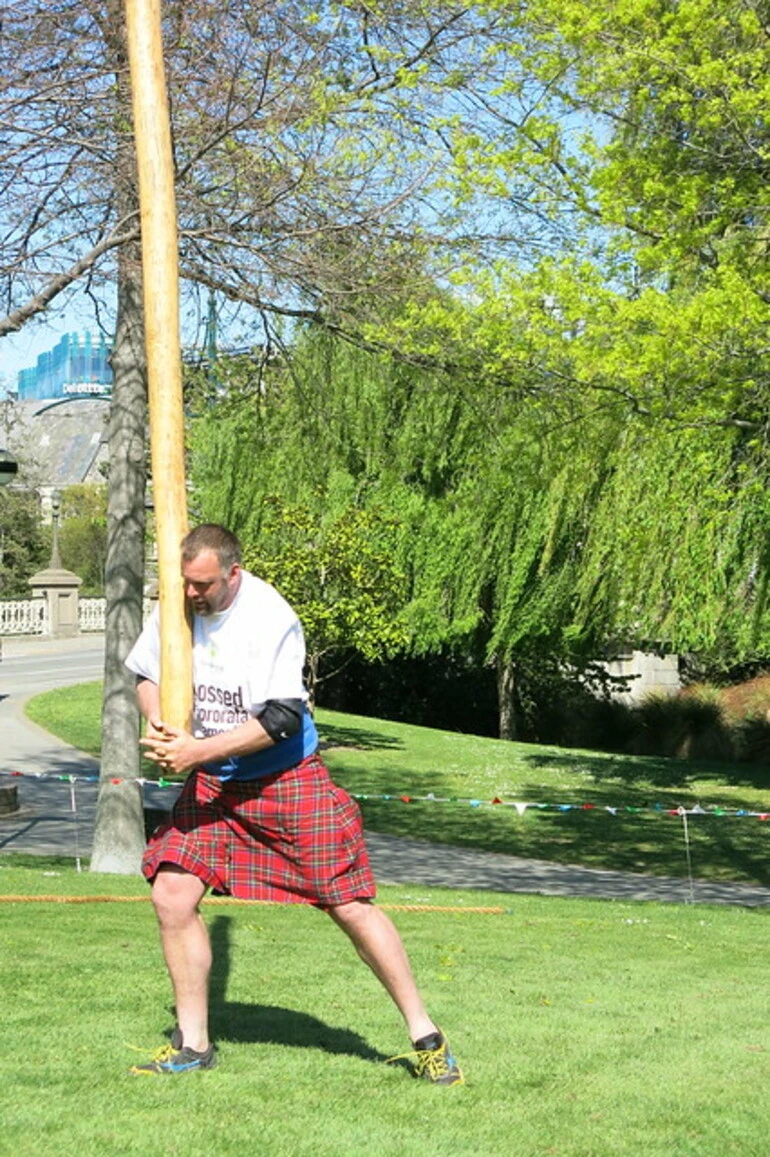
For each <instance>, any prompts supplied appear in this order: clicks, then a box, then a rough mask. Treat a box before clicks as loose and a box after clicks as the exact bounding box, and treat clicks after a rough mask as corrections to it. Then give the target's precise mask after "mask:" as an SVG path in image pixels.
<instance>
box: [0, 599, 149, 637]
mask: <svg viewBox="0 0 770 1157" xmlns="http://www.w3.org/2000/svg"><path fill="white" fill-rule="evenodd" d="M48 606H49V604H48V599H0V638H2V637H3V635H49V634H50V633H51V625H50V620H49V610H48ZM154 606H155V603H154V601H153V600H152V599H145V600H144V603H143V606H142V613H143V617H144V618H145V619H147V617H148V616H149V615H150V613H151V611H152V608H153V607H154ZM106 607H107V600H106V599H103V598H102V599H99V598H90V599H89V598H86V599H78V626H79V629H80V631H81V633H82V634H87V633H89V632H100V631H103V630H104V621H105V613H106Z"/></svg>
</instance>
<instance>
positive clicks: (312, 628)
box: [244, 497, 408, 696]
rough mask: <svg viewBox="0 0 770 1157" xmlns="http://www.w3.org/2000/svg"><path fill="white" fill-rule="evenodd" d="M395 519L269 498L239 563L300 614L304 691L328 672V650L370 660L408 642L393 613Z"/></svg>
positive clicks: (398, 586)
mask: <svg viewBox="0 0 770 1157" xmlns="http://www.w3.org/2000/svg"><path fill="white" fill-rule="evenodd" d="M398 530H399V527H398V524H397V522H396V521H395V519H393V518H388V517H386V516H384V515H383V514H382V513H381V512H378V511H376V510H360V509H355V508H348V509H346V510H343V511H341V512H339V513H335V514H333V515H332V516H330V517H328V518H326V519H324V518H322V517H320V516H319V515H318V514H316V513H315V512H314V511H312V510H310V509H309V508H308V507H302V506H291V505H287V504H285V503H283V502H281V500H280V499H278V498H277V497H272V498H268V499H267V500H266V501H265V503H264V506H263V508H262V510H261V511H260V512H258V514H257V516H256V518H255V523H254V529H253V535H254V537H253V539H251V540H250V541H249V540H247V541H246V542H245V543H244V562H245V565H246V566H247V567H248V568H249V569H250V570H253V571H254V572H255V573H257V574H259V575H260V577H262V578H264V579H265V580H266V581H267V582H270V583H272V584H273V585H274V586H275V587H277V589H278V590H279V591H280V592H281V594H283V596H284V597H285V598H286V599H287V600H288V602H289V603H291V605H292V606H293V607H294V609H295V610H296V611H297V613H298V614H299V617H300V619H301V621H302V625H303V628H304V632H305V636H306V640H307V648H308V666H309V670H310V678H309V689H310V691H311V696H314V695H315V688H316V685H317V683H318V682H319V681H320V680H322V679H323V678H324V677H325V676H326V675H328V671H325V672H323V673H322V671H323V668H325V667H327V666H328V662H329V656H330V655H333V654H334V655H336V656H337V659H338V660H339V659H340V658H341V657H343V656H344V655H345V653H350V652H356V653H358V654H359V655H361V656H362V657H363V658H364V659H367V660H370V661H372V660H375V659H380V658H384V657H386V656H388V655H392V654H394V653H395V652H397V651H398V650H401V649H403V648H404V647H405V646H406V643H407V641H408V635H407V632H406V630H405V628H404V626H403V625H402V624H401V623H400V622H399V620H398V612H399V610H400V609H401V606H402V604H403V602H404V600H405V597H406V592H405V588H404V576H403V574H402V573H401V572H400V571H399V570H398V568H397V567H396V565H395V563H394V544H395V542H396V539H397V535H398Z"/></svg>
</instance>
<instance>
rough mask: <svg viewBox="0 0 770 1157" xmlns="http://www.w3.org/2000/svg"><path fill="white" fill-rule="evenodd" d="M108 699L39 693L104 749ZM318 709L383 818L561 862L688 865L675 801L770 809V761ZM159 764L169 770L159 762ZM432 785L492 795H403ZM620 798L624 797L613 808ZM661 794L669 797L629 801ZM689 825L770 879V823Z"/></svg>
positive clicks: (354, 781) (335, 767)
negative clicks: (502, 735) (587, 745)
mask: <svg viewBox="0 0 770 1157" xmlns="http://www.w3.org/2000/svg"><path fill="white" fill-rule="evenodd" d="M100 711H101V688H100V684H98V683H92V684H84V685H82V686H80V687H72V688H65V689H62V690H58V691H51V692H48V693H46V694H44V695H40V696H38V697H36V698H35V699H33V700H32V701H31V702H30V704H29V705H28V712H29V714H30V716H31V718H33V719H34V720H35V721H36V722H38V723H39V724H41V726H43V727H46V728H48V729H49V730H50V731H52V732H54V733H55V734H56V735H58V736H60V737H61V738H62V739H65V740H66V741H67V742H69V743H72V744H74V745H75V746H77V747H80V748H81V749H82V750H84V751H88V752H91V753H93V754H98V752H99V744H100V733H99V727H100ZM317 721H318V725H319V731H320V733H321V736H322V739H323V741H324V745H325V750H324V757H325V759H326V760H327V762H328V764H329V766H330V768H331V770H332V773H333V775H334V777H335V778H336V779H337V781H338V782H339V783H341V784H342V785H343V786H345V787H346V788H347V789H348V790H349V791H351V792H353V793H354V794H356V795H358V796H359V797H361V796H368V797H369V798H367V799H360V803H361V807H362V810H363V813H364V819H365V822H366V825H367V827H368V828H369V829H370V830H374V831H380V832H388V833H391V834H394V835H403V836H409V837H413V838H419V839H428V840H434V841H437V842H443V843H448V844H455V845H460V846H464V847H474V848H481V849H485V850H488V851H496V852H505V853H508V854H510V855H520V856H527V857H535V858H539V859H544V860H550V861H554V862H558V863H573V864H582V865H587V866H590V867H595V868H607V869H615V870H620V871H631V872H648V873H653V874H658V875H671V876H686V875H687V857H686V847H685V841H684V829H683V823H682V821H681V819H680V818H679V817H677V816H671V815H668V814H666V812H667V811H668V809H672V808H673V809H675V808H676V807H678V806H679V805H683V806H688V807H689V806H692V805H693V804H694V803H700V804H701V805H702V806H703V807H704V808H712V807H723V808H729V809H743V810H747V811H768V812H770V769H768V768H762V767H757V766H752V765H750V764H736V765H734V766H730V765H728V764H724V763H708V762H705V761H695V760H693V761H685V760H674V759H654V758H645V757H633V756H624V757H620V756H614V755H606V754H602V753H596V752H587V751H576V750H567V749H561V748H555V747H537V746H534V745H530V744H521V743H503V742H500V741H498V740H493V739H484V738H480V737H478V736H472V735H460V734H455V733H452V732H446V731H434V730H431V729H429V728H425V727H412V726H409V725H407V724H403V723H393V722H388V721H385V720H379V719H369V718H364V717H362V716H354V715H341V714H338V713H335V712H330V711H319V712H318V714H317ZM146 774H147V775H148V776H150V777H154V776H155V775H156V770H155V769H154V768H153V767H152V765H151V764H148V765H147V769H146ZM430 793H433V794H434V795H436V796H438V797H455V798H457V799H458V800H465V801H467V800H469V799H476V800H479V801H482V804H483V806H480V807H471V806H470V804H469V803H467V802H458V803H433V802H427V803H426V802H413V803H409V804H404V803H402V802H401V800H400V797H401V796H402V795H409V796H426V795H428V794H430ZM383 795H391V796H393V797H394V798H393V799H392V800H390V801H385V800H383V799H382V798H381V797H382V796H383ZM496 797H498V798H501V799H503V800H505V801H517V800H518V801H523V802H528V803H548V804H552V805H553V804H559V805H561V804H572V805H577V806H574V808H573V810H570V811H559V810H558V809H556V808H551V809H549V810H545V811H541V810H534V809H528V810H527V811H526V812H525V813H524V814H523V815H518V813H517V812H516V810H515V809H514V808H512V807H500V806H492V805H491V804H490V803H489V801H491V800H492V799H494V798H496ZM584 804H593V805H595V806H594V808H593V809H590V810H589V809H585V808H584V807H583V806H580V805H584ZM607 807H617V808H618V809H619V810H618V812H617V814H615V815H613V814H611V813H609V812H608V811H606V810H605V809H606V808H607ZM655 807H659V808H660V809H661V810H659V811H654V810H643V811H628V810H627V809H628V808H642V809H646V808H655ZM688 834H689V839H690V851H691V860H692V871H693V875H694V876H695V877H696V878H700V879H712V880H735V881H741V882H746V883H756V884H762V885H770V855H768V852H769V851H770V823H764V822H762V821H760V820H758V819H756V818H747V817H736V816H733V815H728V814H725V815H705V816H690V817H689V818H688Z"/></svg>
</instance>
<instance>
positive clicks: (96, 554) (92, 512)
mask: <svg viewBox="0 0 770 1157" xmlns="http://www.w3.org/2000/svg"><path fill="white" fill-rule="evenodd" d="M59 551H60V554H61V560H62V565H63V566H65V567H67V568H68V570H71V571H74V573H75V574H76V575H78V576H79V577H80V578H81V579H82V580H83V585H82V587H81V588H80V593H81V594H82V595H103V594H104V568H105V565H106V561H107V487H106V486H95V485H88V484H85V485H80V486H69V487H67V489H66V490H65V491H64V492H63V494H62V520H61V523H60V525H59Z"/></svg>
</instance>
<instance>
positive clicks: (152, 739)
mask: <svg viewBox="0 0 770 1157" xmlns="http://www.w3.org/2000/svg"><path fill="white" fill-rule="evenodd" d="M153 686H154V684H153ZM156 692H157V687H156ZM145 695H146V697H147V698H146V701H147V703H148V705H149V706H150V709H152V704H153V702H154V703H155V704H156V705H159V700H153V695H152V692H151V691H147V692H145ZM141 705H142V701H141V699H140V706H141ZM142 711H143V712H144V707H142ZM148 725H149V727H151V728H152V732H150V731H149V730H148V734H147V737H146V738H145V739H142V740H140V743H141V744H142V746H143V747H144V748H146V755H147V758H148V759H151V760H153V762H155V763H158V764H160V766H161V767H162V768H163V769H164V770H165V771H173V772H176V773H177V774H181V773H182V772H185V771H189V770H190V768H191V767H196V766H197V765H198V764H200V763H210V762H213V761H219V760H225V759H228V758H229V757H230V756H232V755H250V754H251V753H252V752H254V751H263V750H264V748H266V747H272V746H273V743H274V742H275V740H273V739H272V738H271V737H270V735H269V734H268V733H267V731H265V728H264V727H263V726H262V724H261V723H260V721H259V720H258V719H247V720H246V722H245V723H239V724H238V726H237V727H233V728H232V730H231V731H222V732H220V733H219V734H218V735H207V736H204V737H203V738H202V739H196V738H195V736H194V735H191V734H190V733H189V731H184V730H183V729H182V728H180V727H171V726H170V725H169V724H167V723H163V722H162V721H161V720H160V718H159V717H158V714H156V715H155V717H154V720H153V718H152V717H150V718H149V719H148Z"/></svg>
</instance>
